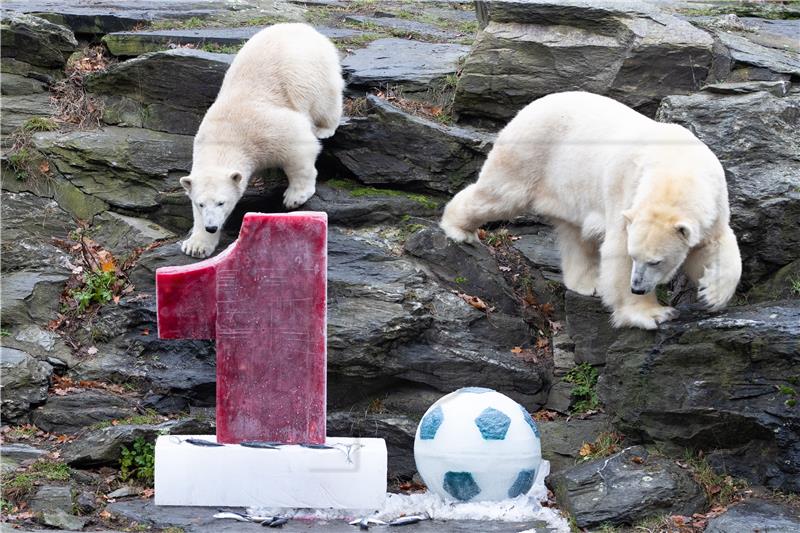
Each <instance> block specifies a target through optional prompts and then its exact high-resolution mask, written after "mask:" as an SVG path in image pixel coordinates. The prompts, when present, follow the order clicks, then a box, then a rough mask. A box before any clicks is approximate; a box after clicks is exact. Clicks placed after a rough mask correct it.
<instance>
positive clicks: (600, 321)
mask: <svg viewBox="0 0 800 533" xmlns="http://www.w3.org/2000/svg"><path fill="white" fill-rule="evenodd" d="M564 310H565V313H566V332H567V334H569V336H570V337H571V338H572V341H573V343H574V345H575V348H574V350H575V362H576V363H578V364H580V363H589V364H590V365H595V366H596V365H602V364H604V363H605V360H606V352H607V351H608V348H609V347H610V346H611V345H612V344H613V343H614V341H616V340H617V337H618V336H619V330H617V329H614V328H613V327H612V325H611V313H610V312H609V311H608V309H606V307H605V306H604V305H603V302H602V301H601V300H600V298H599V297H596V296H584V295H582V294H578V293H577V292H573V291H570V290H568V291H567V292H566V293H565V295H564Z"/></svg>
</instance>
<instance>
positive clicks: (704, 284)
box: [697, 266, 739, 311]
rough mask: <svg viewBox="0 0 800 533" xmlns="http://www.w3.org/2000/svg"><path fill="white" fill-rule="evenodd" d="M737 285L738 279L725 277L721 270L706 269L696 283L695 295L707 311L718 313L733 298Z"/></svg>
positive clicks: (715, 267)
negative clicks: (705, 306)
mask: <svg viewBox="0 0 800 533" xmlns="http://www.w3.org/2000/svg"><path fill="white" fill-rule="evenodd" d="M738 283H739V279H738V277H736V276H726V275H725V273H724V272H722V269H721V268H719V267H717V266H714V267H706V269H705V272H704V273H703V277H702V278H700V280H699V282H698V290H697V295H698V296H699V297H700V300H701V301H702V302H703V303H704V304H705V305H707V306H708V308H709V309H711V310H712V311H719V310H720V309H722V308H723V307H725V304H727V303H728V301H729V300H730V299H731V298H732V297H733V293H734V292H736V286H737V285H738Z"/></svg>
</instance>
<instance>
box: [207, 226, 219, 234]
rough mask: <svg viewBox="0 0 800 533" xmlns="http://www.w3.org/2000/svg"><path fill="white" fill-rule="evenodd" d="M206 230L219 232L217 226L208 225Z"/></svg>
mask: <svg viewBox="0 0 800 533" xmlns="http://www.w3.org/2000/svg"><path fill="white" fill-rule="evenodd" d="M206 231H207V232H209V233H216V232H217V226H206Z"/></svg>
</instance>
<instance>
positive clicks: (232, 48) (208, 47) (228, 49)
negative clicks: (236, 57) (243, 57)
mask: <svg viewBox="0 0 800 533" xmlns="http://www.w3.org/2000/svg"><path fill="white" fill-rule="evenodd" d="M242 46H244V43H240V44H219V43H204V44H203V45H202V46H201V47H200V49H201V50H204V51H206V52H213V53H215V54H236V53H238V52H239V50H241V49H242Z"/></svg>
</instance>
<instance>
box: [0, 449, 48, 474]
mask: <svg viewBox="0 0 800 533" xmlns="http://www.w3.org/2000/svg"><path fill="white" fill-rule="evenodd" d="M46 453H47V452H45V451H44V450H40V449H39V448H34V447H33V446H29V445H27V444H2V445H0V455H1V456H2V458H3V460H2V461H0V471H2V474H3V475H6V474H7V473H10V472H13V471H14V470H16V469H17V467H18V466H19V464H20V463H21V462H22V461H27V460H29V459H38V458H39V457H41V456H43V455H45V454H46Z"/></svg>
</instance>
